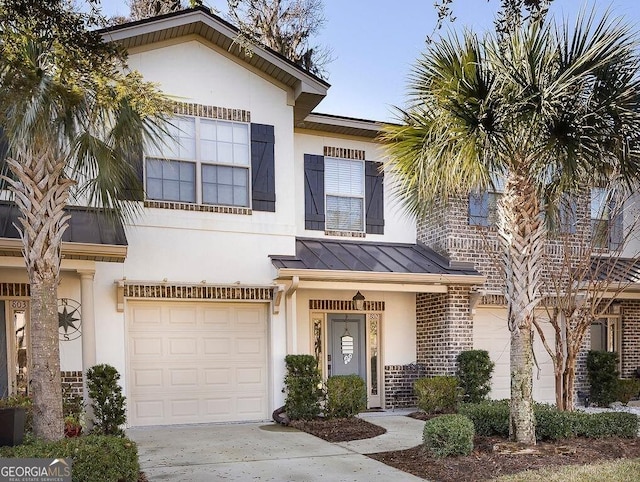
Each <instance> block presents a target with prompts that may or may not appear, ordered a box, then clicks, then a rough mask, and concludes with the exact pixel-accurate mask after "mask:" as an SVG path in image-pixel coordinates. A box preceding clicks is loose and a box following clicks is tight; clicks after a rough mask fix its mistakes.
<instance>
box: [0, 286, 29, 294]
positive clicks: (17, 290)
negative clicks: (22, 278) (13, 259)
mask: <svg viewBox="0 0 640 482" xmlns="http://www.w3.org/2000/svg"><path fill="white" fill-rule="evenodd" d="M0 296H3V297H4V296H6V297H14V296H24V297H28V296H31V289H30V288H29V283H0Z"/></svg>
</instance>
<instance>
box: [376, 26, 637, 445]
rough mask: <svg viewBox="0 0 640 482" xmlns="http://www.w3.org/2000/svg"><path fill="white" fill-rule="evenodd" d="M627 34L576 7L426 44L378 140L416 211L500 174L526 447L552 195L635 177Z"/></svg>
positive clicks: (516, 391) (504, 261) (519, 416)
mask: <svg viewBox="0 0 640 482" xmlns="http://www.w3.org/2000/svg"><path fill="white" fill-rule="evenodd" d="M636 47H637V43H636V38H635V36H634V35H633V34H632V33H631V31H630V29H629V28H628V27H627V26H625V25H624V24H622V23H621V22H620V21H619V20H615V19H611V18H610V17H609V16H608V15H606V16H605V17H604V18H603V19H602V20H599V21H598V20H596V19H595V18H594V14H593V13H591V14H586V15H585V14H581V15H580V16H579V18H578V19H577V21H576V25H575V27H574V28H573V29H571V28H570V27H568V26H567V25H566V24H564V25H562V26H556V25H555V24H554V23H553V20H552V19H550V18H547V19H545V20H543V21H531V22H528V23H527V24H526V25H524V26H522V27H520V28H515V29H514V30H513V31H512V32H511V33H508V34H504V35H503V36H501V37H500V38H497V36H496V35H494V34H488V35H486V36H485V37H484V38H482V39H480V38H479V37H478V36H477V35H475V34H473V33H472V32H466V33H465V35H464V37H463V39H459V38H456V37H449V38H446V39H443V40H442V41H440V42H438V43H435V44H432V45H431V46H429V48H428V50H427V51H426V53H425V54H424V55H423V56H422V58H421V59H420V60H419V61H418V62H417V64H416V66H415V68H414V70H413V73H412V77H411V79H410V103H409V107H408V108H407V109H406V110H404V111H400V113H401V119H400V123H399V124H400V125H395V126H388V127H386V129H385V133H384V134H383V141H384V142H385V144H386V149H387V152H388V155H389V161H388V167H389V169H390V170H391V173H392V175H394V177H395V178H396V180H397V191H398V194H399V195H400V196H401V198H402V199H403V200H404V202H405V206H406V208H407V210H408V211H409V212H410V213H411V214H413V215H414V216H416V217H422V216H425V215H428V213H429V210H430V209H431V208H432V207H433V206H434V205H436V203H438V202H440V200H442V199H444V200H445V202H446V200H448V199H451V198H455V197H462V196H466V195H468V194H469V193H470V192H473V191H478V190H485V189H487V188H488V187H491V186H492V185H493V184H494V180H495V179H497V178H502V180H503V181H504V195H503V196H502V199H501V202H500V203H499V206H498V236H499V239H500V245H501V265H502V268H503V270H504V276H505V297H506V299H507V305H508V327H509V330H510V332H511V355H510V359H511V411H510V418H511V421H510V427H511V429H510V433H511V437H512V439H515V440H517V441H521V442H525V443H531V444H533V443H535V430H534V420H533V400H532V393H531V391H532V366H533V365H532V345H531V343H532V339H531V336H532V320H533V316H534V308H535V307H536V305H537V304H538V303H539V302H540V300H541V290H540V287H541V274H542V260H543V256H544V246H545V242H546V229H547V228H546V224H545V222H544V213H545V211H548V210H553V209H554V208H557V205H558V201H559V198H560V196H561V195H562V193H578V192H579V191H580V189H584V186H591V185H594V184H595V183H598V182H600V181H602V180H604V179H613V178H615V179H618V180H619V181H621V182H622V183H624V184H626V185H630V184H631V183H633V182H635V181H637V180H638V177H640V155H639V152H638V133H639V132H640V85H639V83H638V71H639V67H638V66H639V64H638V61H639V59H638V55H637V52H636V50H635V49H636Z"/></svg>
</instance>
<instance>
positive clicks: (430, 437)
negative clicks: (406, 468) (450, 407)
mask: <svg viewBox="0 0 640 482" xmlns="http://www.w3.org/2000/svg"><path fill="white" fill-rule="evenodd" d="M473 435H474V428H473V422H472V421H471V420H470V419H469V418H467V417H465V416H464V415H458V414H451V415H441V416H439V417H436V418H432V419H431V420H427V421H426V422H425V424H424V431H423V432H422V441H423V444H424V447H425V449H426V450H428V451H429V452H431V454H433V455H434V456H436V457H448V456H451V455H469V454H470V453H471V452H472V451H473Z"/></svg>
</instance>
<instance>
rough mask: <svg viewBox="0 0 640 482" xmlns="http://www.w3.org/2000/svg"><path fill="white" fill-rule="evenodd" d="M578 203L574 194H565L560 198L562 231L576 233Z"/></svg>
mask: <svg viewBox="0 0 640 482" xmlns="http://www.w3.org/2000/svg"><path fill="white" fill-rule="evenodd" d="M577 208H578V206H577V203H576V199H575V197H573V196H568V195H563V196H562V197H561V198H560V206H559V216H560V232H561V233H565V234H575V233H576V223H577V221H578V218H577Z"/></svg>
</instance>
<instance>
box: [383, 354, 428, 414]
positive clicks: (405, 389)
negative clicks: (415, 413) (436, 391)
mask: <svg viewBox="0 0 640 482" xmlns="http://www.w3.org/2000/svg"><path fill="white" fill-rule="evenodd" d="M425 375H426V371H425V368H424V367H423V366H422V365H420V364H410V365H385V367H384V404H385V408H407V407H415V406H416V405H417V397H416V395H415V394H414V392H413V384H414V383H415V381H416V380H417V379H418V378H424V377H425Z"/></svg>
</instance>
